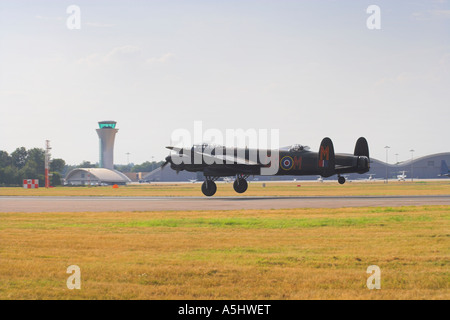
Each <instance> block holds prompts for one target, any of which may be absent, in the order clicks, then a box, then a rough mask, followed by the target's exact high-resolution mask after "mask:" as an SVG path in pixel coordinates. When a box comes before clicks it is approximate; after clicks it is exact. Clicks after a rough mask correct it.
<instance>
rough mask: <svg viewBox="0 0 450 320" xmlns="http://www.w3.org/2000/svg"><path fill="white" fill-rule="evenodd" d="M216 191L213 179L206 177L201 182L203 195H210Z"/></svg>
mask: <svg viewBox="0 0 450 320" xmlns="http://www.w3.org/2000/svg"><path fill="white" fill-rule="evenodd" d="M216 191H217V186H216V183H215V182H214V180H212V179H206V180H205V182H203V184H202V192H203V194H204V195H205V196H207V197H211V196H213V195H214V194H215V193H216Z"/></svg>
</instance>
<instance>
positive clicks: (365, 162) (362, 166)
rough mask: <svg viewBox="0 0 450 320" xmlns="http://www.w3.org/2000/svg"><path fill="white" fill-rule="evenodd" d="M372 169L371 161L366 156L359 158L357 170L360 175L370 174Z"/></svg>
mask: <svg viewBox="0 0 450 320" xmlns="http://www.w3.org/2000/svg"><path fill="white" fill-rule="evenodd" d="M369 169H370V160H369V158H368V157H366V156H359V157H358V163H357V170H358V173H365V172H368V171H369Z"/></svg>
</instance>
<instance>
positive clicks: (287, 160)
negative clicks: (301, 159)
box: [280, 156, 294, 170]
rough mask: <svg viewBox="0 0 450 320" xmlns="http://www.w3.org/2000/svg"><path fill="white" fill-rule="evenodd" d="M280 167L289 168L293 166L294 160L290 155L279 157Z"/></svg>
mask: <svg viewBox="0 0 450 320" xmlns="http://www.w3.org/2000/svg"><path fill="white" fill-rule="evenodd" d="M280 162H281V169H283V170H291V169H292V167H293V166H294V160H292V158H291V157H290V156H285V157H283V158H282V159H281V161H280Z"/></svg>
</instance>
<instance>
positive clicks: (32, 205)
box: [0, 195, 450, 212]
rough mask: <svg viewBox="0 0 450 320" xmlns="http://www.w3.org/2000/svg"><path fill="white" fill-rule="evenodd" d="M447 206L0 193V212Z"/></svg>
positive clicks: (406, 200)
mask: <svg viewBox="0 0 450 320" xmlns="http://www.w3.org/2000/svg"><path fill="white" fill-rule="evenodd" d="M415 205H450V195H435V196H346V197H320V196H317V197H243V196H241V197H212V198H206V197H21V196H0V212H86V211H95V212H99V211H167V210H171V211H180V210H181V211H193V210H245V209H292V208H341V207H385V206H389V207H396V206H415Z"/></svg>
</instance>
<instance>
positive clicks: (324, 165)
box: [318, 138, 336, 178]
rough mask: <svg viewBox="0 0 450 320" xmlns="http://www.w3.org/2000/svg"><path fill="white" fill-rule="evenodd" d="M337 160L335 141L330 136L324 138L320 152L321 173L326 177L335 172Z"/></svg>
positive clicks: (319, 164) (319, 165)
mask: <svg viewBox="0 0 450 320" xmlns="http://www.w3.org/2000/svg"><path fill="white" fill-rule="evenodd" d="M335 162H336V161H335V156H334V147H333V142H332V141H331V139H330V138H324V139H323V140H322V142H321V143H320V149H319V154H318V167H319V172H320V175H321V176H322V177H325V178H326V177H331V176H332V175H333V174H335Z"/></svg>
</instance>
